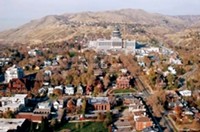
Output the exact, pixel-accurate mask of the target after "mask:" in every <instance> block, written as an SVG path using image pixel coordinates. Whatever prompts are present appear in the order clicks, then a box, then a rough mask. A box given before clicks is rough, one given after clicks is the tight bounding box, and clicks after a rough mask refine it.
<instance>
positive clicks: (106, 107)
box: [88, 97, 110, 112]
mask: <svg viewBox="0 0 200 132" xmlns="http://www.w3.org/2000/svg"><path fill="white" fill-rule="evenodd" d="M88 103H89V104H90V105H92V106H93V107H94V111H102V112H106V111H110V102H109V99H108V97H92V98H90V99H89V100H88Z"/></svg>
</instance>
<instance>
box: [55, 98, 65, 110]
mask: <svg viewBox="0 0 200 132" xmlns="http://www.w3.org/2000/svg"><path fill="white" fill-rule="evenodd" d="M63 103H64V102H63V100H56V101H54V102H53V107H54V109H56V110H58V109H62V108H63Z"/></svg>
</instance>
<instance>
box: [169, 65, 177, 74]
mask: <svg viewBox="0 0 200 132" xmlns="http://www.w3.org/2000/svg"><path fill="white" fill-rule="evenodd" d="M168 71H169V72H170V73H171V74H173V75H176V69H174V68H173V67H172V66H169V67H168Z"/></svg>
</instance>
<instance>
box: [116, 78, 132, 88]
mask: <svg viewBox="0 0 200 132" xmlns="http://www.w3.org/2000/svg"><path fill="white" fill-rule="evenodd" d="M130 79H131V78H130V77H128V76H120V77H118V78H117V88H122V89H125V88H130Z"/></svg>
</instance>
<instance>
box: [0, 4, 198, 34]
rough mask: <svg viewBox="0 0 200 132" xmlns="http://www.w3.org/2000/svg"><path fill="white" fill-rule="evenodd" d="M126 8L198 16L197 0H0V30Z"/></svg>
mask: <svg viewBox="0 0 200 132" xmlns="http://www.w3.org/2000/svg"><path fill="white" fill-rule="evenodd" d="M125 8H132V9H143V10H145V11H148V12H153V13H161V14H166V15H200V0H0V31H2V30H7V29H10V28H15V27H18V26H20V25H22V24H25V23H27V22H29V21H31V20H33V19H38V18H41V17H44V16H47V15H55V14H56V15H59V14H64V13H73V12H82V11H104V10H117V9H125Z"/></svg>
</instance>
